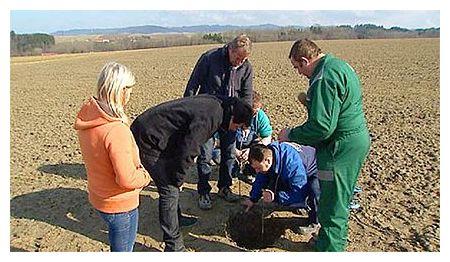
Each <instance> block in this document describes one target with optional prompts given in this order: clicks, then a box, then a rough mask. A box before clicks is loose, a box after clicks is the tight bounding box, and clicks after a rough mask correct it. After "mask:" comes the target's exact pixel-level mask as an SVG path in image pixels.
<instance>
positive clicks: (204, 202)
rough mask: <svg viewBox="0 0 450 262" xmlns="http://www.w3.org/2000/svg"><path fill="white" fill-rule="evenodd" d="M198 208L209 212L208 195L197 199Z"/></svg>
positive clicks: (210, 204) (209, 201)
mask: <svg viewBox="0 0 450 262" xmlns="http://www.w3.org/2000/svg"><path fill="white" fill-rule="evenodd" d="M198 206H199V207H200V209H203V210H209V209H211V208H212V203H211V196H210V195H209V194H205V195H200V197H199V198H198Z"/></svg>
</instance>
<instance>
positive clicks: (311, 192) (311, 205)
mask: <svg viewBox="0 0 450 262" xmlns="http://www.w3.org/2000/svg"><path fill="white" fill-rule="evenodd" d="M307 183H308V184H307V185H308V200H307V205H308V222H309V224H319V218H318V216H317V211H318V207H319V199H320V183H319V178H318V177H317V174H314V175H312V176H310V177H308V182H307Z"/></svg>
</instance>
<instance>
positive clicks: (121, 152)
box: [105, 126, 150, 189]
mask: <svg viewBox="0 0 450 262" xmlns="http://www.w3.org/2000/svg"><path fill="white" fill-rule="evenodd" d="M105 146H106V149H107V151H108V154H109V158H110V160H111V164H112V166H113V169H114V174H115V181H116V183H117V184H118V185H119V186H121V187H123V188H127V189H136V188H141V187H144V186H146V185H147V184H148V183H149V182H150V175H149V174H148V173H147V171H146V170H145V169H144V168H143V167H142V165H141V164H140V162H139V161H134V158H133V156H136V155H135V154H138V153H137V148H136V146H135V144H134V143H133V138H132V134H131V131H130V130H129V129H128V128H127V127H125V126H117V127H114V128H112V129H111V131H110V132H109V133H108V135H107V136H106V138H105ZM137 158H139V157H137Z"/></svg>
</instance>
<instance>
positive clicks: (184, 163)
mask: <svg viewBox="0 0 450 262" xmlns="http://www.w3.org/2000/svg"><path fill="white" fill-rule="evenodd" d="M211 113H212V114H211V115H217V113H213V112H211ZM214 120H215V119H214ZM214 120H211V121H212V122H213V123H211V125H208V124H207V123H206V122H205V118H203V117H193V119H192V120H191V122H190V123H189V125H188V128H187V130H186V133H185V135H184V136H183V138H182V139H181V141H180V142H179V144H178V146H179V149H180V151H179V152H180V154H179V156H178V158H177V159H176V161H175V163H176V166H174V168H175V172H176V176H177V177H178V178H177V179H178V180H180V179H181V177H180V176H184V174H185V171H186V170H187V169H188V168H189V166H190V165H191V164H192V163H193V162H194V158H195V156H197V155H198V154H199V153H200V146H201V145H202V144H203V143H205V142H206V141H207V140H208V139H209V138H211V137H212V132H210V130H209V129H208V128H205V127H206V126H211V130H216V129H218V128H219V124H220V123H219V122H218V121H217V123H216V122H215V121H214ZM178 182H180V181H178ZM178 186H180V184H179V185H178Z"/></svg>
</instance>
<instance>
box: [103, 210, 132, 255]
mask: <svg viewBox="0 0 450 262" xmlns="http://www.w3.org/2000/svg"><path fill="white" fill-rule="evenodd" d="M97 211H98V213H99V214H100V216H101V218H103V220H104V221H105V222H106V224H107V225H108V231H109V232H108V238H109V246H110V247H111V252H132V251H133V246H134V242H135V241H136V234H137V228H138V221H139V211H138V209H137V208H135V209H133V210H131V211H128V212H123V213H111V214H109V213H104V212H102V211H100V210H97Z"/></svg>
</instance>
